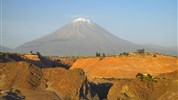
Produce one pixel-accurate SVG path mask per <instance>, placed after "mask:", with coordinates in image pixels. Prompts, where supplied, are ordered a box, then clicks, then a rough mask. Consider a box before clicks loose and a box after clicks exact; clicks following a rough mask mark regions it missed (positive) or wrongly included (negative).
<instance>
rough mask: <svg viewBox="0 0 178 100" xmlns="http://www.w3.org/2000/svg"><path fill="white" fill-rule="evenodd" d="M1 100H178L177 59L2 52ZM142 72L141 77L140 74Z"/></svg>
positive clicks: (167, 57) (143, 55) (132, 54)
mask: <svg viewBox="0 0 178 100" xmlns="http://www.w3.org/2000/svg"><path fill="white" fill-rule="evenodd" d="M0 57H1V61H0V99H2V100H23V99H25V100H103V99H108V100H130V99H131V100H155V99H158V100H176V99H178V93H177V90H178V66H177V61H178V58H177V57H172V56H165V55H161V54H156V53H144V54H137V53H129V55H118V56H110V57H109V56H107V57H80V58H67V57H66V58H58V57H43V56H41V55H37V54H13V53H1V55H0ZM138 73H139V74H138Z"/></svg>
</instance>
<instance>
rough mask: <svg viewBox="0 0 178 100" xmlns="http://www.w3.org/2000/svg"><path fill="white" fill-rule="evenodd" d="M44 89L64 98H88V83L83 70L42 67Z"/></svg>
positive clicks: (66, 99) (77, 99) (75, 99)
mask: <svg viewBox="0 0 178 100" xmlns="http://www.w3.org/2000/svg"><path fill="white" fill-rule="evenodd" d="M43 74H44V78H45V80H46V90H50V91H55V92H56V93H57V94H58V95H59V96H60V97H61V98H62V99H64V100H68V99H71V100H79V99H81V98H84V99H86V98H90V91H89V84H88V81H87V78H86V76H85V75H84V72H83V70H81V69H73V70H66V69H63V68H48V69H43Z"/></svg>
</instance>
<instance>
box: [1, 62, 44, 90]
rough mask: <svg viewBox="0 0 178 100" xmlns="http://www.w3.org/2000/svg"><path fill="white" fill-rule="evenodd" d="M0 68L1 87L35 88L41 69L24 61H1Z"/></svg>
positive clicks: (40, 77)
mask: <svg viewBox="0 0 178 100" xmlns="http://www.w3.org/2000/svg"><path fill="white" fill-rule="evenodd" d="M0 69H1V73H0V76H1V77H0V81H1V82H0V84H1V89H6V88H12V87H16V88H19V87H20V88H29V89H35V88H37V87H38V86H39V85H40V82H41V79H42V71H41V69H40V68H39V67H37V66H34V65H33V64H30V63H27V62H24V61H21V62H6V63H3V62H1V63H0Z"/></svg>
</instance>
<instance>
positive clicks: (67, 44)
mask: <svg viewBox="0 0 178 100" xmlns="http://www.w3.org/2000/svg"><path fill="white" fill-rule="evenodd" d="M85 20H86V19H82V20H80V19H76V20H74V21H73V22H71V23H69V24H67V25H65V26H64V27H62V28H60V29H58V30H56V31H55V32H53V33H50V34H48V35H46V36H44V37H42V38H39V39H36V40H34V41H31V42H28V43H25V44H23V45H21V46H19V47H18V48H17V49H18V50H19V51H20V52H29V50H33V51H39V52H40V53H43V54H51V55H63V56H76V55H95V53H96V52H97V51H98V52H103V53H107V54H114V53H119V52H124V51H131V50H136V49H138V48H139V46H138V45H136V44H133V43H131V42H129V41H125V40H122V39H120V38H118V37H116V36H114V35H112V34H111V33H109V32H108V31H106V30H105V29H103V28H102V27H100V26H99V25H97V24H95V23H93V22H91V21H89V20H87V21H85Z"/></svg>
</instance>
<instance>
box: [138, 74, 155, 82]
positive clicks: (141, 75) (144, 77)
mask: <svg viewBox="0 0 178 100" xmlns="http://www.w3.org/2000/svg"><path fill="white" fill-rule="evenodd" d="M136 78H140V79H148V80H152V76H151V75H150V74H141V73H138V74H137V75H136Z"/></svg>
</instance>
